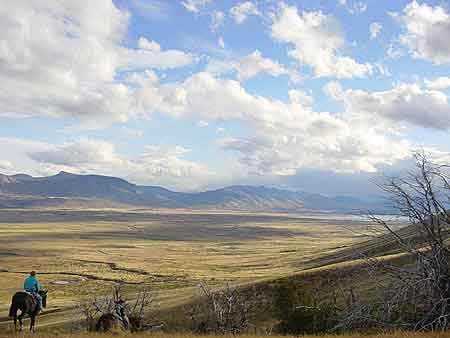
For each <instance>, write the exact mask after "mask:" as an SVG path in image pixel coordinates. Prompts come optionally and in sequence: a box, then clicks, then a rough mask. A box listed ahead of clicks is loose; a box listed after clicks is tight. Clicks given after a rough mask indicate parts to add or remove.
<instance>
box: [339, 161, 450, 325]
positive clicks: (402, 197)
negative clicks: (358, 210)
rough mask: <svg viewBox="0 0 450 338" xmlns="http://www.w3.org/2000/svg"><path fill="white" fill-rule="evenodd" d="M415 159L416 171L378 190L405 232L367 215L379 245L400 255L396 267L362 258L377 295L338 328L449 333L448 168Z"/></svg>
mask: <svg viewBox="0 0 450 338" xmlns="http://www.w3.org/2000/svg"><path fill="white" fill-rule="evenodd" d="M415 160H416V167H415V170H412V171H409V172H408V173H407V174H406V175H404V176H403V177H393V178H392V177H391V178H388V179H386V180H385V182H384V183H383V184H381V185H380V187H381V188H382V190H383V191H384V192H385V193H386V194H387V195H388V196H389V200H390V202H391V203H390V204H391V205H392V207H393V208H394V209H395V210H396V211H397V213H398V214H399V215H401V216H403V217H404V218H406V219H407V220H408V222H407V225H406V227H403V228H400V229H399V228H398V227H397V226H396V225H393V223H390V222H389V221H386V220H385V219H383V218H381V217H378V216H375V215H370V219H371V220H372V221H373V222H374V224H375V228H374V229H376V232H377V234H378V235H381V236H382V237H380V239H379V240H382V241H387V242H390V243H392V252H396V253H398V254H399V255H398V256H397V262H395V260H394V261H393V260H389V259H384V258H382V257H374V256H369V255H368V256H365V257H364V259H365V262H366V264H365V269H366V273H368V274H369V275H371V276H373V278H372V279H371V280H373V283H374V284H376V283H378V288H377V292H376V296H375V297H372V298H371V299H370V302H367V301H361V302H359V303H358V304H353V306H352V307H351V308H348V309H347V312H346V313H345V315H344V316H343V317H342V318H341V321H340V323H339V328H341V329H354V328H356V327H357V328H361V326H379V327H382V328H393V329H395V328H404V329H412V330H419V331H423V330H448V329H450V247H449V244H448V241H447V240H448V238H449V234H450V214H449V212H448V209H449V206H450V175H449V174H450V171H449V168H450V167H449V165H446V164H437V163H433V162H432V161H431V160H430V159H429V157H428V156H427V155H425V154H416V155H415Z"/></svg>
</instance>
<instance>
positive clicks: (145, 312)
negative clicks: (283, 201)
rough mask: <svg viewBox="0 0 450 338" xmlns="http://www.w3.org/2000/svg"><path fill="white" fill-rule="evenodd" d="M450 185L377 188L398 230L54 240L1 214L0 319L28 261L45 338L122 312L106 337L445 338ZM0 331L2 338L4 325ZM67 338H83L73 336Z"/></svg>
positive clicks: (331, 223) (414, 177) (431, 172)
mask: <svg viewBox="0 0 450 338" xmlns="http://www.w3.org/2000/svg"><path fill="white" fill-rule="evenodd" d="M449 183H450V180H449V179H448V176H447V174H446V171H444V170H443V168H442V166H437V165H435V164H433V163H430V162H429V161H428V159H427V158H426V157H423V156H420V155H418V156H417V171H415V172H411V173H409V174H408V176H406V177H402V178H392V179H390V180H387V181H386V182H385V184H384V185H383V186H382V188H383V189H385V191H386V192H388V193H389V195H390V196H391V198H392V200H391V202H392V205H393V206H394V207H395V208H397V210H398V212H399V214H400V215H401V216H403V217H404V219H405V218H406V219H407V220H408V223H405V224H402V225H400V224H399V223H398V222H392V221H390V220H387V219H386V218H384V217H378V216H375V215H371V216H370V218H371V222H370V223H365V222H362V221H351V220H348V219H347V220H345V221H344V222H345V227H337V226H336V225H337V224H336V223H339V222H341V221H339V220H337V219H335V220H327V221H324V220H323V219H322V220H320V219H312V218H309V219H308V218H295V217H287V216H282V215H279V216H267V215H265V216H263V215H246V216H243V215H238V216H237V215H232V214H230V215H228V216H227V217H223V216H221V217H222V218H221V219H222V223H221V224H219V222H217V223H216V224H213V223H211V219H212V217H214V216H212V215H195V214H186V215H184V216H185V218H184V219H182V220H181V219H179V218H178V216H176V217H174V218H171V215H168V214H166V215H157V214H153V216H152V217H150V216H149V214H144V215H142V214H140V213H138V212H137V213H135V214H133V213H129V214H128V215H134V216H135V217H136V221H135V222H130V220H129V219H127V220H116V223H113V226H112V227H111V224H109V223H108V224H106V223H105V224H103V223H101V222H99V221H97V222H95V223H94V224H89V222H88V221H87V220H82V222H78V221H75V220H74V222H72V223H65V224H62V225H58V226H56V222H55V223H53V224H52V226H53V231H51V230H50V228H49V225H48V224H49V223H29V224H24V223H20V222H14V221H13V218H12V216H11V214H9V215H3V216H4V217H10V222H9V224H8V226H4V227H3V228H2V233H1V237H0V240H1V241H2V243H4V245H5V246H6V247H9V248H10V249H13V248H15V250H11V251H5V252H17V255H16V256H9V257H7V258H4V257H2V258H0V262H1V264H2V265H3V266H4V268H3V267H2V272H0V276H1V278H3V281H8V284H5V285H8V286H7V287H6V288H5V289H6V290H5V289H4V290H2V295H1V296H2V299H3V300H5V303H4V304H5V307H4V308H6V304H7V298H8V296H9V295H10V294H11V293H12V290H13V288H14V287H17V289H20V286H19V282H20V281H21V279H22V278H23V275H24V273H25V272H24V271H20V270H18V269H19V267H20V266H25V265H24V264H25V263H24V262H26V261H27V260H28V259H29V257H31V256H34V257H36V258H35V259H34V263H33V264H35V266H36V265H38V268H37V270H38V271H41V274H42V276H43V278H42V281H43V283H44V285H48V286H49V289H50V290H49V295H50V299H49V303H50V304H52V303H53V304H54V305H53V306H54V308H52V309H50V311H48V313H47V314H45V313H44V314H43V315H42V316H41V317H40V318H39V320H38V326H39V321H40V323H41V330H42V333H41V334H40V335H41V336H42V337H46V335H47V336H51V335H55V334H57V332H58V330H60V332H68V331H85V332H86V331H95V330H98V329H99V325H98V323H99V321H98V318H102V317H103V315H107V314H110V313H113V314H114V313H117V307H116V305H117V304H118V303H119V300H126V302H125V303H126V306H125V308H126V309H127V310H126V311H127V314H128V318H129V321H128V320H127V321H126V322H123V321H122V319H121V321H117V318H115V319H114V318H113V319H112V321H113V322H114V321H115V323H116V324H115V325H112V324H111V325H109V324H108V325H109V326H108V325H106V324H105V325H106V326H105V325H103V326H101V328H102V330H105V331H111V330H112V331H114V330H117V331H118V332H119V334H121V332H122V331H123V330H125V331H131V332H136V335H137V336H138V337H139V335H141V336H144V333H143V331H144V332H146V333H145V335H147V336H155V337H159V336H161V337H171V336H174V337H178V336H179V337H190V336H193V335H195V334H202V336H205V335H206V336H207V335H221V336H226V335H230V334H232V335H236V334H241V335H246V334H252V335H253V336H267V335H275V336H276V335H277V334H284V335H288V336H289V335H308V334H314V335H325V336H324V337H327V336H326V334H329V335H330V334H334V335H340V337H360V336H361V335H362V334H361V333H357V334H353V335H352V334H350V333H351V332H363V333H364V334H370V333H372V334H376V336H377V337H447V336H448V337H450V334H447V333H436V332H445V331H447V330H448V329H449V328H450V253H449V252H450V251H449V249H448V239H449V233H450V231H449V225H450V216H449V215H448V212H447V209H448V201H447V200H446V198H447V196H450V184H449ZM69 215H72V216H73V217H80V215H79V214H77V213H76V212H73V213H70V212H69ZM112 215H113V216H115V217H118V218H121V217H123V215H120V214H114V213H112ZM188 216H189V217H191V218H189V217H188ZM51 217H56V218H57V217H59V216H58V215H56V216H55V215H54V214H52V215H51ZM224 220H226V222H225V221H224ZM201 221H203V223H202V222H201ZM131 223H132V224H131ZM163 224H164V225H165V226H163ZM341 225H343V224H341ZM370 225H371V226H370ZM20 227H23V228H24V229H25V231H21V229H20ZM344 229H345V231H344ZM30 234H33V235H34V236H36V235H38V236H36V237H35V238H38V241H36V240H33V241H32V242H31V241H29V240H27V236H30ZM242 234H243V237H242V236H241V235H242ZM325 234H326V236H325ZM344 234H345V235H344ZM217 236H219V238H217ZM331 236H334V237H333V238H331ZM76 237H78V239H77V241H73V239H74V238H76ZM55 239H59V240H60V242H58V241H56V240H55ZM23 242H26V243H29V244H30V245H28V246H27V248H26V249H23V248H24V247H23V246H21V247H20V246H19V243H22V244H23ZM43 245H48V249H46V250H45V252H44V251H43ZM75 245H76V247H75ZM20 248H22V249H20ZM38 253H39V254H38ZM107 259H108V260H107ZM44 269H45V270H44ZM8 278H9V279H8ZM114 285H115V287H114V288H113V289H112V290H113V293H112V296H108V294H109V293H110V292H111V287H112V286H114ZM118 285H120V287H119V286H118ZM139 290H140V291H139ZM138 291H139V292H138ZM51 297H54V298H53V300H52V298H51ZM115 304H116V305H115ZM55 305H56V307H55ZM124 313H125V312H124ZM113 317H114V316H113ZM136 318H138V320H139V323H138V324H136V323H137V321H136V320H137V319H136ZM133 323H135V324H136V325H135V324H133ZM0 327H1V328H2V329H3V330H4V331H5V332H6V331H8V330H10V329H8V325H7V323H6V319H3V325H2V326H0ZM55 330H56V331H55ZM151 331H162V332H164V333H159V332H151ZM404 331H421V332H432V333H410V332H404ZM46 332H47V333H46ZM180 332H189V333H180ZM349 332H350V333H349ZM380 332H381V333H382V332H393V333H386V334H384V333H383V334H381V333H380ZM122 333H123V332H122ZM77 335H79V336H80V337H84V336H85V337H89V336H92V334H91V333H86V334H85V335H83V334H81V333H74V335H72V336H70V335H69V336H70V337H78V336H77ZM69 336H67V337H69ZM305 337H307V336H305Z"/></svg>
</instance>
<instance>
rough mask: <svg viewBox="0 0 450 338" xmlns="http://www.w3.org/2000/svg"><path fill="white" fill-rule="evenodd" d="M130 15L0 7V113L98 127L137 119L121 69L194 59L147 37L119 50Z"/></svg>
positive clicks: (76, 6)
mask: <svg viewBox="0 0 450 338" xmlns="http://www.w3.org/2000/svg"><path fill="white" fill-rule="evenodd" d="M99 17H103V18H107V19H106V20H101V21H99V20H98V18H99ZM129 17H130V15H129V13H128V12H126V11H123V10H120V9H118V8H117V7H116V6H115V5H114V3H113V2H112V1H110V0H99V1H95V2H92V1H77V2H73V1H68V0H64V1H59V2H57V3H54V2H53V3H52V4H51V5H50V4H48V5H45V4H44V3H42V2H32V3H29V2H26V1H12V2H8V3H7V4H6V3H5V4H4V5H2V6H1V7H0V30H1V31H2V40H1V43H0V46H1V47H0V81H1V82H2V87H3V90H2V91H1V93H0V112H1V113H2V114H3V115H4V114H8V115H9V116H14V115H16V116H24V115H28V116H29V115H38V116H42V115H45V116H53V117H61V116H75V117H78V118H80V119H85V120H97V121H100V120H101V121H102V122H103V123H108V122H121V121H125V120H127V119H129V118H130V117H133V116H137V115H139V114H142V111H140V107H138V106H136V105H135V101H136V97H135V96H134V90H133V88H130V87H128V86H127V85H126V84H124V83H123V82H121V81H120V80H118V74H119V72H121V71H140V70H144V69H147V68H155V69H168V68H176V67H183V66H186V65H188V64H190V63H192V62H194V61H195V58H194V56H193V55H191V54H187V53H184V52H181V51H177V50H167V51H165V50H163V49H162V48H161V46H159V44H158V43H156V42H154V41H151V40H147V39H145V38H141V39H139V42H138V46H137V48H126V47H124V46H123V44H122V40H123V38H124V37H125V35H126V33H127V29H128V23H129ZM99 116H101V118H97V117H99Z"/></svg>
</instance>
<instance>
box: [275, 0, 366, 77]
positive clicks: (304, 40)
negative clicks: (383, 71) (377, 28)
mask: <svg viewBox="0 0 450 338" xmlns="http://www.w3.org/2000/svg"><path fill="white" fill-rule="evenodd" d="M271 30H272V36H273V37H274V38H275V39H277V40H278V41H281V42H285V43H290V44H292V45H293V46H294V48H293V49H292V50H290V51H289V55H290V56H291V57H292V58H294V59H296V60H298V61H300V62H302V63H304V64H306V65H309V66H311V67H312V68H313V71H314V73H315V75H316V76H317V77H337V78H353V77H365V76H367V75H369V74H371V73H372V66H371V65H370V64H367V63H366V64H361V63H358V62H357V61H355V60H354V59H352V58H350V57H348V56H342V52H343V48H344V47H345V40H344V37H343V35H342V32H341V28H340V25H339V23H338V22H337V21H336V19H335V18H334V17H333V16H332V15H327V14H324V13H322V12H321V11H318V12H302V13H300V14H299V13H298V11H297V8H296V7H290V6H287V5H284V4H283V5H281V6H280V9H279V11H278V13H277V14H276V15H275V17H274V22H273V24H272V27H271Z"/></svg>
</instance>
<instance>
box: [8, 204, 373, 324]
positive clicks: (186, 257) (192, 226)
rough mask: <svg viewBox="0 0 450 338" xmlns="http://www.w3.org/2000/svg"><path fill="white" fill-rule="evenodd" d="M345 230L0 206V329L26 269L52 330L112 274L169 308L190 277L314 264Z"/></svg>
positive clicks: (249, 276) (347, 239) (260, 219)
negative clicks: (35, 280) (44, 298)
mask: <svg viewBox="0 0 450 338" xmlns="http://www.w3.org/2000/svg"><path fill="white" fill-rule="evenodd" d="M343 226H345V227H343ZM348 227H353V228H354V229H358V228H365V223H364V222H362V221H361V220H351V219H348V220H342V219H340V218H339V217H336V218H333V217H327V218H326V217H323V218H320V217H318V218H317V217H316V218H314V217H304V216H301V217H293V216H287V215H262V214H235V213H223V214H221V213H218V212H217V213H192V212H178V213H175V212H167V213H165V212H159V213H158V212H155V211H151V212H150V211H149V212H147V211H142V210H140V211H131V210H125V211H112V210H91V211H89V210H88V211H86V210H84V211H70V210H64V211H61V210H60V211H51V210H42V211H38V210H24V211H4V210H3V211H1V210H0V248H1V249H0V285H2V288H0V330H1V329H2V317H5V316H6V314H7V310H8V306H9V302H10V299H11V296H12V294H14V292H16V291H17V290H20V289H21V288H22V283H23V279H24V277H25V276H26V274H27V272H28V271H30V270H32V269H34V270H37V271H38V272H39V273H40V275H39V277H40V280H41V283H42V284H43V285H44V287H45V288H47V289H48V290H49V300H48V304H49V310H55V309H59V310H61V311H60V312H57V313H51V314H48V315H45V314H44V315H43V316H41V317H40V318H39V319H38V326H39V327H48V326H60V325H62V324H64V323H65V322H67V321H72V320H73V319H74V318H76V309H75V310H74V309H73V307H74V306H76V305H77V304H78V302H79V301H80V299H82V298H85V297H88V296H91V295H99V294H102V293H105V292H107V291H108V289H109V288H110V286H111V285H112V284H113V282H112V281H114V280H115V281H118V280H124V281H125V282H126V283H128V284H127V285H126V290H125V291H126V292H127V293H128V294H130V295H131V294H133V292H135V291H136V287H137V285H146V286H148V287H150V288H151V289H152V290H153V291H154V293H155V296H156V299H157V302H158V303H159V304H160V306H161V307H162V308H170V307H174V306H177V305H180V304H183V303H186V302H189V301H190V300H191V299H192V297H193V296H195V295H196V292H197V289H196V286H197V285H198V283H199V281H207V282H208V283H209V284H211V285H213V286H214V285H223V284H224V283H225V282H231V283H233V284H236V285H241V284H247V283H253V282H255V281H260V280H267V279H274V278H279V277H282V276H288V275H292V274H294V273H301V272H302V271H303V270H304V269H305V268H310V267H314V266H313V265H308V264H306V262H308V261H310V260H311V259H317V258H320V257H322V256H323V255H327V254H330V253H333V252H336V251H338V249H339V248H341V247H342V246H348V245H350V244H352V243H354V242H355V241H357V240H359V239H358V238H356V237H355V235H354V233H352V232H350V231H348V230H347V228H348ZM43 273H45V274H43ZM67 273H69V274H70V275H67ZM95 278H100V279H104V280H95ZM61 281H62V282H64V283H67V284H61V283H60V282H61ZM58 283H59V284H58Z"/></svg>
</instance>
